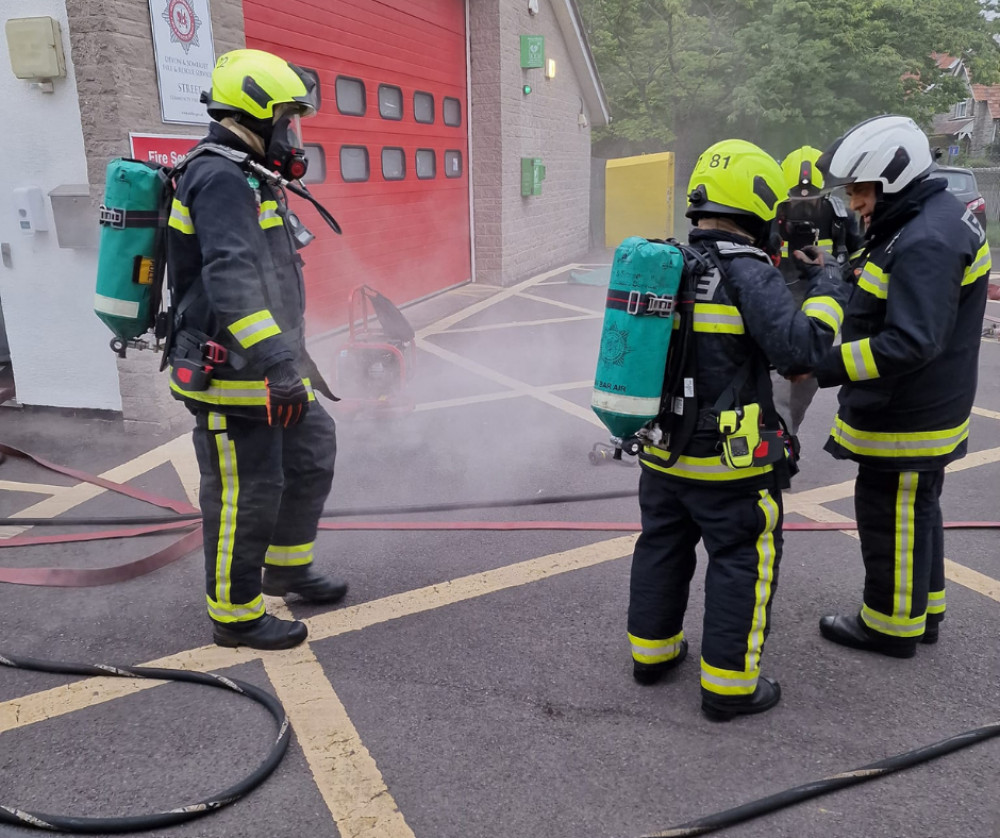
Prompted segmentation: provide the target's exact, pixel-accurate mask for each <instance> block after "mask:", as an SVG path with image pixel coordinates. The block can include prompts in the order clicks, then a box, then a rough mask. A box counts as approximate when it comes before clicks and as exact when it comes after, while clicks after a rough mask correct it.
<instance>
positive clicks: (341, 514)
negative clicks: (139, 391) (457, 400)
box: [0, 489, 638, 527]
mask: <svg viewBox="0 0 1000 838" xmlns="http://www.w3.org/2000/svg"><path fill="white" fill-rule="evenodd" d="M637 494H638V489H624V490H621V491H618V492H590V493H587V494H580V495H547V496H545V497H538V498H506V499H503V498H501V499H499V500H482V501H459V502H456V503H427V504H417V505H412V506H359V507H356V508H354V509H337V510H334V511H331V512H324V513H323V514H322V515H321V516H320V517H321V518H352V517H361V516H365V515H414V514H417V513H421V512H458V511H464V510H470V509H494V508H495V509H502V508H507V507H515V506H546V505H549V504H556V503H583V502H585V501H594V500H619V499H621V498H634V497H635V496H636V495H637ZM200 520H201V513H200V512H192V513H185V514H172V515H137V516H134V517H118V518H65V517H60V518H0V527H85V526H96V525H98V524H102V525H107V526H122V527H127V526H132V525H136V526H139V525H142V524H168V523H170V522H172V521H200Z"/></svg>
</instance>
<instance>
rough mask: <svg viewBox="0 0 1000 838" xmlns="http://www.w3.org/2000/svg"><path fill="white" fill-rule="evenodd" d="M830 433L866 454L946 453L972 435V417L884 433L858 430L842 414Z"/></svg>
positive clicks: (894, 455) (898, 455)
mask: <svg viewBox="0 0 1000 838" xmlns="http://www.w3.org/2000/svg"><path fill="white" fill-rule="evenodd" d="M830 436H831V437H832V438H833V440H834V442H836V443H837V444H838V445H840V446H841V447H843V448H846V449H847V450H848V451H850V452H852V453H853V454H859V455H861V456H864V457H884V458H886V459H887V460H892V459H893V458H896V459H898V458H901V457H943V456H946V455H947V454H950V453H951V452H952V451H954V450H955V449H956V448H958V446H959V445H961V444H962V442H963V441H964V440H965V439H967V438H968V436H969V420H968V419H966V420H965V421H964V422H963V423H962V424H961V425H959V426H958V427H957V428H948V429H947V430H943V431H907V432H905V433H884V432H881V431H859V430H858V429H857V428H852V427H851V426H850V425H848V424H847V423H846V422H845V421H844V420H843V419H841V418H840V416H837V418H836V419H834V420H833V428H832V429H831V430H830Z"/></svg>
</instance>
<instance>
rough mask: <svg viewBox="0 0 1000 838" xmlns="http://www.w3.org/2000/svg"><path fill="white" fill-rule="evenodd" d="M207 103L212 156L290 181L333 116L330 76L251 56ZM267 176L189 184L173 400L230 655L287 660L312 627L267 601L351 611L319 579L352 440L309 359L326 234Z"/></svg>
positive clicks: (204, 158)
mask: <svg viewBox="0 0 1000 838" xmlns="http://www.w3.org/2000/svg"><path fill="white" fill-rule="evenodd" d="M202 101H203V102H205V104H206V105H207V107H208V113H209V116H211V117H212V119H213V120H214V121H213V122H212V124H211V126H210V127H209V132H208V136H207V137H205V139H203V140H202V143H211V144H214V145H215V146H218V147H221V148H222V150H223V151H226V150H230V151H232V152H235V153H236V158H237V160H238V159H239V158H240V157H241V156H243V155H246V154H249V156H250V159H252V160H253V161H254V162H256V163H258V164H260V165H262V166H264V167H265V168H266V169H268V170H270V172H274V173H276V174H278V175H280V176H281V177H283V178H284V179H286V180H287V181H291V180H295V179H298V178H301V177H302V176H303V175H304V174H305V170H306V160H305V156H304V155H305V152H304V147H303V143H302V134H301V127H300V119H301V117H305V116H311V115H313V114H314V113H315V112H316V111H317V110H318V108H319V104H320V91H319V79H318V77H317V75H316V73H315V72H313V71H311V70H305V69H302V68H300V67H297V66H295V65H294V64H290V63H289V62H287V61H285V60H284V59H282V58H279V57H278V56H276V55H272V54H270V53H267V52H261V51H259V50H250V49H244V50H235V51H233V52H228V53H226V54H224V55H222V56H221V57H220V58H219V60H218V62H217V64H216V66H215V69H214V71H213V73H212V88H211V90H210V91H207V92H206V93H203V94H202ZM244 159H245V158H244ZM266 174H267V173H261V172H260V171H259V170H258V171H256V172H255V171H254V170H253V168H252V167H249V166H248V165H246V164H243V165H241V164H240V162H237V161H234V159H229V158H227V157H226V156H224V155H223V154H219V153H203V154H200V155H198V156H197V157H195V158H193V159H192V160H191V161H190V163H189V164H188V165H187V167H186V168H185V169H184V171H183V173H182V174H181V176H180V178H179V181H178V184H177V192H176V194H175V197H174V201H173V205H172V208H171V213H170V220H169V224H168V230H167V236H168V239H167V252H168V274H169V277H170V282H171V297H172V300H173V301H174V307H173V320H174V323H173V325H174V335H173V339H172V348H171V351H170V354H169V362H170V388H171V391H172V393H173V395H174V396H175V397H176V398H178V399H180V400H181V401H183V402H184V403H185V405H187V407H188V408H189V409H190V410H191V411H192V413H194V416H195V430H194V446H195V452H196V454H197V458H198V464H199V467H200V469H201V496H200V497H201V510H202V515H203V527H204V533H205V564H206V568H205V569H206V594H207V601H208V612H209V617H210V618H211V621H212V626H213V635H214V639H215V642H216V643H217V644H219V645H222V646H240V645H243V646H250V647H253V648H257V649H285V648H290V647H292V646H295V645H297V644H298V643H301V642H302V641H303V640H305V638H306V634H307V630H306V626H305V625H304V624H303V623H301V622H298V621H288V620H280V619H278V618H276V617H273V616H271V615H270V614H267V613H266V612H265V608H264V599H263V596H262V593H266V594H271V595H276V596H283V595H287V594H297V595H299V596H301V597H302V598H304V599H306V600H309V601H314V602H336V601H337V600H339V599H341V598H342V597H343V596H344V594H345V593H346V591H347V586H346V584H345V583H343V582H340V581H336V580H334V579H330V578H327V577H325V576H323V575H321V574H319V573H318V572H316V571H315V570H314V569H313V566H312V561H313V547H314V543H315V541H316V533H317V525H318V521H319V516H320V513H321V511H322V509H323V505H324V502H325V501H326V497H327V495H328V494H329V491H330V486H331V483H332V480H333V468H334V460H335V457H336V451H337V438H336V430H335V427H334V422H333V419H332V418H331V417H330V416H329V414H327V412H326V411H325V410H324V409H323V407H322V405H321V404H319V403H318V402H317V401H316V397H315V395H314V392H313V390H314V388H316V389H319V390H320V392H325V393H327V394H328V395H330V396H332V394H330V393H329V390H328V388H325V384H324V383H323V382H322V379H321V377H320V376H319V373H318V372H317V370H316V368H315V364H313V362H312V361H311V360H310V358H309V356H308V354H307V353H306V350H305V335H304V322H303V314H304V311H305V286H304V283H303V278H302V269H301V265H302V259H301V257H300V256H299V254H298V252H297V244H299V243H306V242H308V240H309V238H310V236H309V235H308V234H307V233H304V232H303V230H304V228H301V227H300V225H299V224H298V222H297V218H296V217H295V216H294V215H293V214H292V213H291V212H290V211H289V209H288V203H287V199H286V194H285V191H284V189H283V188H282V187H281V185H280V183H277V182H275V180H274V178H271V177H265V175H266ZM324 388H325V389H324ZM262 573H263V578H262Z"/></svg>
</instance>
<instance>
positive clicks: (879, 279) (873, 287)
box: [858, 262, 889, 300]
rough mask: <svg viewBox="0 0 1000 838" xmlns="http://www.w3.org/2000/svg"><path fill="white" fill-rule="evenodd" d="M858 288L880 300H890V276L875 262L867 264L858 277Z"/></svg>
mask: <svg viewBox="0 0 1000 838" xmlns="http://www.w3.org/2000/svg"><path fill="white" fill-rule="evenodd" d="M858 288H861V289H862V290H864V291H867V292H868V293H869V294H871V295H872V296H874V297H878V298H879V299H880V300H886V299H888V298H889V274H887V273H886V272H885V271H883V270H882V269H881V268H880V267H879V266H878V265H876V264H875V263H874V262H865V264H864V267H863V268H862V269H861V274H860V275H859V276H858Z"/></svg>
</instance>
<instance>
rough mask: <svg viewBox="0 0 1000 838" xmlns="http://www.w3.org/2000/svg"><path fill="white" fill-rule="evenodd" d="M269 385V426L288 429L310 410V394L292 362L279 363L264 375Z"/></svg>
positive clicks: (265, 381)
mask: <svg viewBox="0 0 1000 838" xmlns="http://www.w3.org/2000/svg"><path fill="white" fill-rule="evenodd" d="M264 383H265V384H266V385H267V424H268V425H271V426H272V427H278V426H281V427H283V428H287V427H289V426H291V425H294V424H295V423H296V422H298V421H299V420H300V419H301V418H302V417H303V416H304V415H305V413H306V411H307V410H308V409H309V392H308V391H307V390H306V386H305V384H303V383H302V379H301V378H300V377H299V374H298V372H296V370H295V365H294V364H292V363H291V361H279V362H278V363H277V364H275V365H274V366H273V367H271V368H270V369H268V371H267V372H266V373H264Z"/></svg>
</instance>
